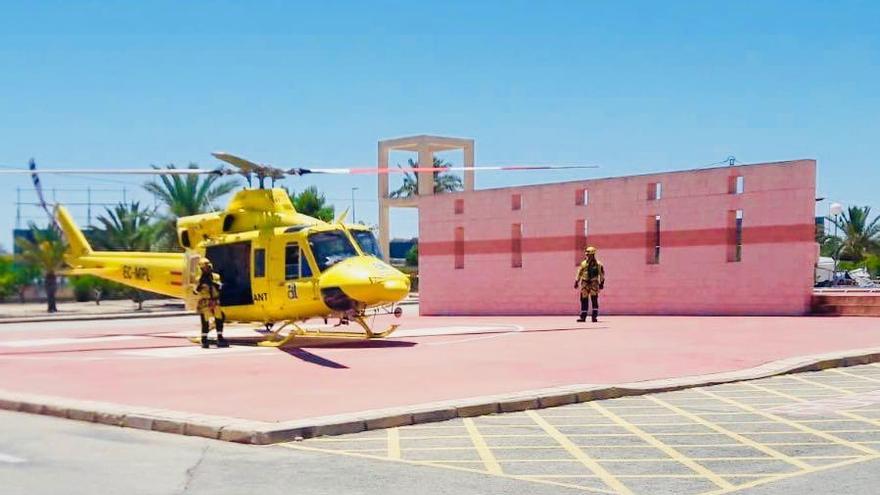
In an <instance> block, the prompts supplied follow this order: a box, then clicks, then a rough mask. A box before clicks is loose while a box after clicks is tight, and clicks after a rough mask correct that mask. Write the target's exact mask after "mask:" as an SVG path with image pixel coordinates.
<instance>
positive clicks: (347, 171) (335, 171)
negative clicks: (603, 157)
mask: <svg viewBox="0 0 880 495" xmlns="http://www.w3.org/2000/svg"><path fill="white" fill-rule="evenodd" d="M593 168H599V167H598V166H597V165H489V166H480V167H403V168H390V167H389V168H376V167H364V168H292V169H289V170H287V171H286V172H287V174H288V175H306V174H332V175H355V174H365V175H369V174H379V175H381V174H405V173H408V172H466V171H480V170H500V171H514V170H573V169H593Z"/></svg>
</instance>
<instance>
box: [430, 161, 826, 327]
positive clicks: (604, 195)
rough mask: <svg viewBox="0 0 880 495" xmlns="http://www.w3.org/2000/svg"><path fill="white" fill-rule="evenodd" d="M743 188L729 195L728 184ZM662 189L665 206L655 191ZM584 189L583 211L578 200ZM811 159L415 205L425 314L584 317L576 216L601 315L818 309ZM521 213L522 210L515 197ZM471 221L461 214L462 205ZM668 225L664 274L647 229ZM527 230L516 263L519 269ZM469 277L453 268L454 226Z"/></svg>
mask: <svg viewBox="0 0 880 495" xmlns="http://www.w3.org/2000/svg"><path fill="white" fill-rule="evenodd" d="M737 175H741V176H743V177H744V185H745V187H744V192H743V193H742V194H732V193H731V192H730V187H731V186H730V184H731V181H732V179H731V177H733V176H737ZM656 182H659V183H661V184H662V196H661V199H659V200H651V199H649V185H650V184H652V183H656ZM583 189H587V190H588V191H589V193H588V204H586V205H579V204H576V200H575V198H576V196H577V192H578V191H579V190H583ZM815 191H816V162H815V161H814V160H798V161H790V162H778V163H767V164H756V165H745V166H737V167H724V168H715V169H705V170H694V171H686V172H671V173H664V174H652V175H640V176H632V177H621V178H609V179H597V180H586V181H578V182H566V183H557V184H548V185H537V186H527V187H514V188H503V189H490V190H478V191H473V192H469V193H452V194H443V195H436V196H429V197H424V198H421V199H420V201H419V254H420V259H419V274H420V281H419V282H420V287H419V296H420V311H421V313H422V314H424V315H442V314H474V315H476V314H576V312H577V311H578V298H577V291H575V290H574V289H573V288H572V285H573V282H574V276H575V269H576V265H575V256H576V254H575V253H576V252H577V251H579V250H577V248H576V246H577V245H578V244H577V242H578V240H577V237H576V231H575V230H576V225H577V221H578V220H586V221H587V224H588V240H587V243H588V244H590V245H594V246H596V247H597V248H598V249H599V259H600V260H601V261H602V262H603V263H604V264H605V268H606V272H607V283H606V286H605V289H606V290H605V291H604V292H603V293H602V297H601V304H600V306H601V309H602V312H603V313H604V314H700V315H707V314H710V315H711V314H718V315H758V314H760V315H797V314H805V313H807V312H808V311H809V308H810V295H811V293H812V285H813V266H814V263H815V260H816V245H815V241H814V232H815V227H814V208H815V202H814V201H815ZM516 194H520V195H521V199H522V207H521V209H519V210H514V209H513V205H512V203H513V202H514V201H513V200H512V196H513V195H516ZM456 200H463V207H464V208H463V212H462V213H460V214H456V213H455V201H456ZM735 210H742V211H743V227H744V228H743V248H742V261H740V262H730V261H728V257H729V255H730V252H731V251H732V246H731V239H732V238H733V237H732V233H733V225H732V223H731V222H732V220H731V211H735ZM653 215H660V216H661V254H660V263H659V264H649V263H648V261H647V260H648V257H649V254H648V253H649V248H648V245H647V241H648V225H649V218H651V217H653ZM513 224H521V225H522V232H523V235H522V237H523V239H522V243H521V246H522V267H512V266H511V265H512V263H511V258H512V256H513V245H514V243H513V242H512V237H513V233H512V225H513ZM458 227H461V228H463V229H464V239H465V242H464V268H462V269H455V259H454V258H455V243H454V237H455V229H456V228H458Z"/></svg>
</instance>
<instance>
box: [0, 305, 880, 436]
mask: <svg viewBox="0 0 880 495" xmlns="http://www.w3.org/2000/svg"><path fill="white" fill-rule="evenodd" d="M574 319H575V317H574V316H566V317H561V316H552V317H418V316H405V317H404V318H403V319H402V322H403V326H402V327H401V329H400V330H399V331H398V332H399V333H398V334H395V335H393V336H392V337H391V338H389V339H385V340H376V341H342V342H340V341H332V342H328V341H326V340H324V341H316V340H311V341H305V342H304V343H303V344H301V345H299V346H297V347H290V348H285V349H284V350H281V349H270V348H257V347H253V346H233V348H232V349H231V350H218V349H213V348H212V349H210V350H202V349H200V348H198V347H197V346H194V345H193V344H190V343H189V342H188V341H187V340H186V339H184V338H182V337H180V336H179V335H182V333H181V332H190V333H191V334H193V335H194V334H195V333H196V332H197V329H196V327H197V322H196V321H195V319H194V318H192V317H182V318H161V319H144V320H115V321H105V322H67V323H53V324H48V323H29V324H14V325H13V324H11V325H3V326H0V390H6V391H15V392H26V393H34V394H41V395H51V396H57V397H63V398H69V399H78V400H97V401H103V402H112V403H117V404H127V405H133V406H144V407H155V408H162V409H172V410H178V411H184V412H191V413H200V414H210V415H219V416H228V417H237V418H243V419H253V420H260V421H285V420H294V419H301V418H308V417H315V416H323V415H332V414H342V413H352V412H358V411H364V410H371V409H381V408H389V407H397V406H408V405H416V404H422V403H427V402H434V401H443V400H450V399H464V398H471V397H477V396H482V395H495V394H503V393H513V392H519V391H526V390H534V389H540V388H546V387H554V386H560V385H572V384H616V383H627V382H635V381H643V380H651V379H660V378H673V377H682V376H691V375H702V374H709V373H716V372H723V371H733V370H738V369H744V368H750V367H754V366H757V365H760V364H763V363H766V362H769V361H775V360H779V359H784V358H790V357H796V356H802V355H808V354H818V353H825V352H833V351H843V350H850V349H859V348H867V347H876V346H880V320H878V319H876V318H845V317H841V318H818V317H653V316H650V317H649V316H643V317H626V316H608V317H603V318H601V321H600V322H599V323H596V324H590V323H585V324H584V323H575V321H574ZM378 320H380V321H377V322H376V323H377V324H376V326H377V327H381V326H382V323H387V320H385V319H384V317H383V318H379V319H378ZM174 334H179V335H174Z"/></svg>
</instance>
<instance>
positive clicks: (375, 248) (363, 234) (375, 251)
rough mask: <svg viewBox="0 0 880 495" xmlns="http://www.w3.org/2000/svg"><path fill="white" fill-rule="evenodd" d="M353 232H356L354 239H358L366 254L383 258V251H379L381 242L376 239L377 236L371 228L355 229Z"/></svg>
mask: <svg viewBox="0 0 880 495" xmlns="http://www.w3.org/2000/svg"><path fill="white" fill-rule="evenodd" d="M351 233H352V234H354V239H355V240H356V241H357V243H358V245H359V246H360V247H361V251H363V252H364V254H366V255H367V256H375V257H377V258H382V252H381V251H379V243H378V242H377V241H376V236H374V235H373V233H372V232H370V231H369V230H353V231H352V232H351Z"/></svg>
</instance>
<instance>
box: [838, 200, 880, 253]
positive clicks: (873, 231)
mask: <svg viewBox="0 0 880 495" xmlns="http://www.w3.org/2000/svg"><path fill="white" fill-rule="evenodd" d="M870 215H871V207H870V206H863V207H858V206H850V207H849V208H848V209H847V211H845V212H843V214H842V218H840V219H831V223H833V224H834V225H835V226H837V228H839V229H840V230H841V231H842V232H843V238H842V239H841V241H840V248H839V249H840V258H841V259H844V260H848V261H855V262H859V261H862V259H864V257H865V255H866V254H868V253H877V252H880V216H875V217H874V219H873V220H870V221H869V218H870Z"/></svg>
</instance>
